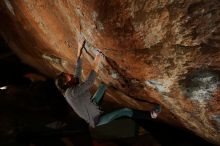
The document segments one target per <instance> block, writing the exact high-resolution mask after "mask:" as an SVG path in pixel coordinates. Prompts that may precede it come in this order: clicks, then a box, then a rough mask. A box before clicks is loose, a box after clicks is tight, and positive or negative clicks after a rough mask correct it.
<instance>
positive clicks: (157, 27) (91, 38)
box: [0, 0, 220, 145]
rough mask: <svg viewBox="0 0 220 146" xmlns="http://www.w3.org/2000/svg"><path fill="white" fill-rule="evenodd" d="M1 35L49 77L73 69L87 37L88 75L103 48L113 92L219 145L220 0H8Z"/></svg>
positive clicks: (1, 4)
mask: <svg viewBox="0 0 220 146" xmlns="http://www.w3.org/2000/svg"><path fill="white" fill-rule="evenodd" d="M0 20H1V23H0V35H1V36H2V37H3V38H4V39H5V41H6V42H7V43H8V44H9V46H10V47H11V49H13V51H14V52H15V53H16V54H17V55H18V56H19V57H20V58H21V59H22V60H23V61H24V62H25V63H27V64H29V65H31V66H33V67H35V68H37V69H38V70H40V71H41V72H42V73H45V74H46V75H48V76H50V77H55V76H56V75H57V74H58V73H60V72H69V73H72V71H73V70H74V64H75V61H76V53H77V49H76V48H77V37H78V36H79V35H82V36H84V37H85V39H86V47H85V49H84V50H83V61H84V65H83V69H84V70H83V78H86V76H87V75H88V73H89V71H90V69H91V64H92V61H93V58H94V56H95V54H96V51H97V50H99V51H102V53H103V54H104V57H103V59H102V64H101V71H100V72H99V74H98V78H97V81H96V86H97V85H98V83H99V82H101V81H102V82H105V83H106V84H107V85H109V89H108V92H107V95H108V97H107V99H108V100H110V101H113V102H116V103H119V104H121V105H123V106H127V107H133V108H137V109H142V110H149V109H151V108H152V104H151V102H156V103H160V104H161V105H162V107H163V112H162V113H161V114H160V117H159V119H160V120H162V121H164V122H167V123H170V124H172V125H176V126H180V127H184V128H186V129H188V130H191V131H192V132H194V133H195V134H197V135H199V136H201V137H203V138H204V139H206V140H208V141H210V142H212V143H215V144H218V145H220V101H219V98H220V88H219V87H220V86H219V82H220V1H219V0H212V1H209V0H188V1H185V0H178V1H174V0H160V1H158V0H151V1H147V0H128V1H123V0H108V1H106V0H31V1H27V0H16V1H11V0H2V1H0Z"/></svg>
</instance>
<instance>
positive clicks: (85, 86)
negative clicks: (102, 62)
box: [76, 70, 96, 94]
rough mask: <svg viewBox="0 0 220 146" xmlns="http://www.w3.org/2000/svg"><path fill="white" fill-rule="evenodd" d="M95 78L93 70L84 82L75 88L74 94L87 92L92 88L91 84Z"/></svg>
mask: <svg viewBox="0 0 220 146" xmlns="http://www.w3.org/2000/svg"><path fill="white" fill-rule="evenodd" d="M95 78H96V72H95V71H94V70H91V72H90V74H89V76H88V78H87V79H86V80H85V82H83V83H81V84H80V85H79V86H77V88H76V92H77V93H76V94H81V93H83V92H85V91H86V90H89V88H91V87H92V85H93V83H94V82H95Z"/></svg>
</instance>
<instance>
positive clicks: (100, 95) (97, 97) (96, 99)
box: [91, 83, 107, 105]
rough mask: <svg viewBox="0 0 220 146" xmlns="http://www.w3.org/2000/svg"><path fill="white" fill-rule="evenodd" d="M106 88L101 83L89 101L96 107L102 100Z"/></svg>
mask: <svg viewBox="0 0 220 146" xmlns="http://www.w3.org/2000/svg"><path fill="white" fill-rule="evenodd" d="M106 88H107V87H106V85H105V84H103V83H101V84H100V85H99V88H98V90H97V91H96V93H95V94H94V95H93V97H92V98H91V101H92V102H93V103H95V104H96V105H98V104H99V103H100V101H101V100H102V98H103V95H104V93H105V90H106Z"/></svg>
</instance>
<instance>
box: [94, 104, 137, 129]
mask: <svg viewBox="0 0 220 146" xmlns="http://www.w3.org/2000/svg"><path fill="white" fill-rule="evenodd" d="M132 116H133V110H132V109H129V108H122V109H118V110H115V111H113V112H110V113H107V114H104V115H103V116H101V117H100V118H99V122H98V124H97V125H96V126H100V125H104V124H107V123H109V122H111V121H113V120H115V119H118V118H120V117H130V118H131V117H132Z"/></svg>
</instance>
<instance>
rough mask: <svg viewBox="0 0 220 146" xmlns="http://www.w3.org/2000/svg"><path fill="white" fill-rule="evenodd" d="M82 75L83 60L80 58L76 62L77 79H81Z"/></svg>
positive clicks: (75, 74)
mask: <svg viewBox="0 0 220 146" xmlns="http://www.w3.org/2000/svg"><path fill="white" fill-rule="evenodd" d="M81 74H82V59H80V58H78V59H77V62H76V68H75V73H74V77H77V78H79V79H80V78H81Z"/></svg>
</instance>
